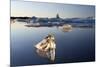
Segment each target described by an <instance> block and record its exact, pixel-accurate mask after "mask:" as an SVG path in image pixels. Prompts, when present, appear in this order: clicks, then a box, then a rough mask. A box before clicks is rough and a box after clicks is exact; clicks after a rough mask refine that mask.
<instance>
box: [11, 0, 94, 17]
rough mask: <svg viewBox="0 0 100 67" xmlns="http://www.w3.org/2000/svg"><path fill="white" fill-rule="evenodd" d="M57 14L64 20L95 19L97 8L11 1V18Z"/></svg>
mask: <svg viewBox="0 0 100 67" xmlns="http://www.w3.org/2000/svg"><path fill="white" fill-rule="evenodd" d="M57 13H58V14H59V15H60V17H62V18H73V17H82V18H84V17H91V16H92V17H95V6H93V5H72V4H57V3H43V2H33V1H11V16H15V17H16V16H17V17H20V16H27V17H32V16H36V17H55V16H56V14H57Z"/></svg>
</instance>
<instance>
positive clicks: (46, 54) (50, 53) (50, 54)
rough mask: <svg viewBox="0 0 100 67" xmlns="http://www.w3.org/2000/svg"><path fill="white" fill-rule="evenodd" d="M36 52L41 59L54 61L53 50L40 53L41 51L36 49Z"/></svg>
mask: <svg viewBox="0 0 100 67" xmlns="http://www.w3.org/2000/svg"><path fill="white" fill-rule="evenodd" d="M36 52H37V54H38V55H39V56H41V57H44V58H47V59H49V60H51V61H54V60H55V49H51V50H48V51H42V50H39V49H37V50H36Z"/></svg>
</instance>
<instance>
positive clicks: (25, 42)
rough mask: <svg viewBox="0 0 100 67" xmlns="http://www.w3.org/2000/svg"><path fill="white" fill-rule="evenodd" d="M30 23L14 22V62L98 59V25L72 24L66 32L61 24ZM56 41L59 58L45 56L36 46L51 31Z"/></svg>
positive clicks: (12, 40) (56, 53) (23, 63)
mask: <svg viewBox="0 0 100 67" xmlns="http://www.w3.org/2000/svg"><path fill="white" fill-rule="evenodd" d="M25 25H26V23H24V22H23V23H22V22H15V23H12V24H11V47H10V48H11V55H10V56H11V66H25V65H39V64H55V63H70V62H85V61H94V60H95V29H94V28H72V30H71V31H69V32H64V31H63V30H62V29H61V28H59V27H26V26H25ZM50 33H51V34H53V35H54V37H55V41H56V50H55V60H54V61H50V60H49V59H47V58H45V57H41V56H40V55H39V54H38V53H37V52H36V48H35V47H34V46H35V45H36V44H37V43H39V42H40V41H41V40H43V39H44V38H45V37H46V36H47V35H48V34H50Z"/></svg>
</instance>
